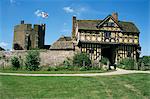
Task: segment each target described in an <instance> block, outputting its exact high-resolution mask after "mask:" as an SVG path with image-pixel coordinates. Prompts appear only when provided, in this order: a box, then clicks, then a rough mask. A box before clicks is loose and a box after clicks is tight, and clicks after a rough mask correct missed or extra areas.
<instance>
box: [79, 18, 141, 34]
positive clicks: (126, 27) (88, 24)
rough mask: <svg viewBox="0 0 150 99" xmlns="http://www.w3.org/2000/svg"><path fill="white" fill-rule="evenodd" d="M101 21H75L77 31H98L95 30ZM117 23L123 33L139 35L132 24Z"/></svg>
mask: <svg viewBox="0 0 150 99" xmlns="http://www.w3.org/2000/svg"><path fill="white" fill-rule="evenodd" d="M102 21H103V20H77V23H78V29H86V30H99V29H98V28H97V26H98V24H99V23H100V22H102ZM118 23H119V25H120V26H121V27H122V30H123V32H137V33H139V30H138V28H137V27H136V26H135V24H134V23H132V22H124V21H118Z"/></svg>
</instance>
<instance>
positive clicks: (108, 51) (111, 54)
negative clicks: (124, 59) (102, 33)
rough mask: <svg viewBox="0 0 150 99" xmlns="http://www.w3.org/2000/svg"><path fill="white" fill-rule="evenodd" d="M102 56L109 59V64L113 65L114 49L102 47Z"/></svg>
mask: <svg viewBox="0 0 150 99" xmlns="http://www.w3.org/2000/svg"><path fill="white" fill-rule="evenodd" d="M101 53H102V57H106V58H108V59H109V61H110V65H114V51H113V48H112V47H106V48H102V51H101Z"/></svg>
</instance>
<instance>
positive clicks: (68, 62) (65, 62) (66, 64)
mask: <svg viewBox="0 0 150 99" xmlns="http://www.w3.org/2000/svg"><path fill="white" fill-rule="evenodd" d="M72 65H73V64H72V59H70V58H67V59H66V60H64V62H63V66H72Z"/></svg>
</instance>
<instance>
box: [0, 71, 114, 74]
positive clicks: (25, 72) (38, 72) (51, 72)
mask: <svg viewBox="0 0 150 99" xmlns="http://www.w3.org/2000/svg"><path fill="white" fill-rule="evenodd" d="M110 71H114V70H109V71H106V70H87V71H69V70H68V71H65V70H60V71H27V70H18V71H15V70H0V72H2V73H23V74H77V73H78V74H81V73H82V74H83V73H103V72H110Z"/></svg>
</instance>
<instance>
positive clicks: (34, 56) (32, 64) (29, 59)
mask: <svg viewBox="0 0 150 99" xmlns="http://www.w3.org/2000/svg"><path fill="white" fill-rule="evenodd" d="M25 64H26V69H27V70H30V71H32V70H33V71H36V70H38V69H39V65H40V54H39V52H38V51H36V50H32V51H28V53H27V55H26V61H25Z"/></svg>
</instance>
